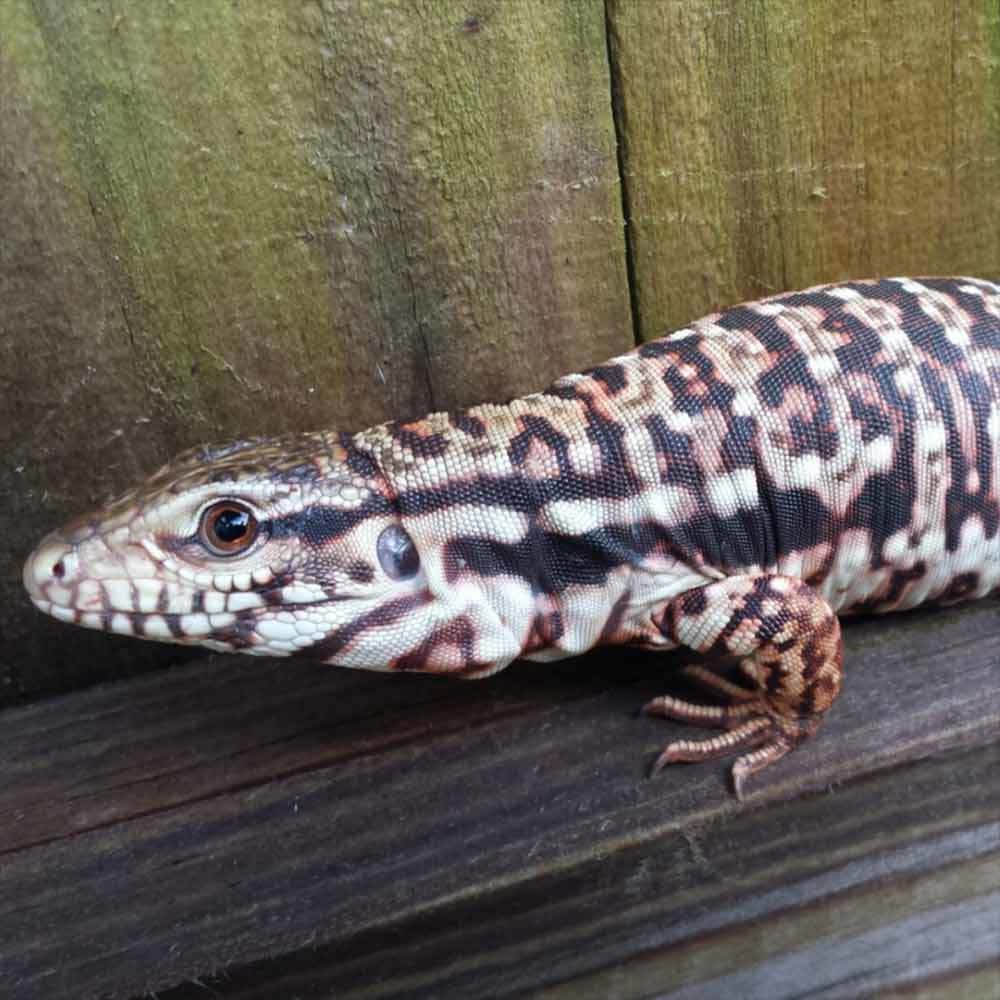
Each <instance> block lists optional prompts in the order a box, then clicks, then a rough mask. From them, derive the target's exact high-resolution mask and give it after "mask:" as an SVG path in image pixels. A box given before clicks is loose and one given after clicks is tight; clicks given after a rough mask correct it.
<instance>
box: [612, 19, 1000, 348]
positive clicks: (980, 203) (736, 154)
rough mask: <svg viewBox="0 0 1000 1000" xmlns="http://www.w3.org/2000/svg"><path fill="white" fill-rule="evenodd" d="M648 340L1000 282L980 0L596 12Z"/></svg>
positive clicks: (990, 39) (999, 89)
mask: <svg viewBox="0 0 1000 1000" xmlns="http://www.w3.org/2000/svg"><path fill="white" fill-rule="evenodd" d="M608 11H609V26H610V39H611V52H612V60H613V69H614V70H615V86H616V103H617V110H618V119H619V130H620V134H621V137H622V161H623V180H624V186H625V196H626V205H627V211H628V234H629V249H630V252H631V266H632V274H633V276H634V289H633V292H634V302H635V304H636V318H637V324H638V328H639V331H640V334H641V336H642V337H643V338H649V337H655V336H658V335H659V334H660V333H662V332H664V331H665V330H669V329H677V328H678V327H681V326H683V325H685V324H686V323H687V322H689V321H690V320H691V319H693V318H695V317H697V316H699V315H701V314H703V313H704V312H706V311H710V310H711V309H714V308H716V307H718V306H722V305H727V304H731V303H734V302H739V301H743V300H745V299H748V298H759V297H761V296H764V295H770V294H773V293H775V292H780V291H784V290H787V289H793V288H801V287H806V286H807V285H810V284H817V283H819V282H824V281H835V280H839V279H842V278H852V277H853V278H857V277H867V276H870V275H891V274H911V275H924V274H931V275H936V274H973V275H979V276H981V277H988V278H992V279H994V280H996V279H997V278H1000V7H998V5H997V3H996V0H878V2H874V3H873V2H870V0H842V2H826V0H819V2H808V3H803V2H802V0H684V2H656V0H653V2H648V0H608Z"/></svg>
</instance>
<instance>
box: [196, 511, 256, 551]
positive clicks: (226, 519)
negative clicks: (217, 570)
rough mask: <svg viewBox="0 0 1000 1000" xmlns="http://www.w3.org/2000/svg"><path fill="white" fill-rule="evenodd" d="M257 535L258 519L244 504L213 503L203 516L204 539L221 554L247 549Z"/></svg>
mask: <svg viewBox="0 0 1000 1000" xmlns="http://www.w3.org/2000/svg"><path fill="white" fill-rule="evenodd" d="M256 536H257V519H256V518H255V517H254V516H253V513H252V512H251V511H250V510H248V509H247V508H246V507H244V506H243V505H242V504H236V503H233V502H231V501H224V502H222V503H217V504H213V505H212V506H211V507H209V508H208V510H206V511H205V514H204V517H203V518H202V523H201V538H202V541H203V542H204V543H205V545H206V546H207V547H208V548H209V549H210V550H211V551H213V552H215V553H217V554H219V555H232V554H234V553H237V552H243V551H245V550H246V549H248V548H249V547H250V546H251V545H252V544H253V541H254V539H255V538H256Z"/></svg>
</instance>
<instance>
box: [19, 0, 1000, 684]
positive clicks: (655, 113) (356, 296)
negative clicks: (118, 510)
mask: <svg viewBox="0 0 1000 1000" xmlns="http://www.w3.org/2000/svg"><path fill="white" fill-rule="evenodd" d="M0 143H2V149H0V218H2V220H3V222H2V227H3V229H2V232H3V235H2V245H0V275H2V278H0V281H2V286H0V287H2V291H0V359H2V361H0V378H2V380H3V382H2V385H3V390H2V395H0V450H2V452H3V454H4V457H5V461H4V462H3V464H2V467H0V496H2V498H3V508H2V509H3V518H2V522H0V526H2V529H3V530H2V531H0V633H2V634H0V650H2V653H3V659H2V664H0V677H2V681H3V682H2V684H0V701H3V702H8V703H9V702H12V701H16V700H23V699H26V698H30V697H33V696H37V695H39V694H43V693H46V692H51V691H54V690H58V689H65V688H69V687H76V686H82V685H85V684H87V683H90V682H93V681H94V680H96V679H99V678H102V677H112V676H114V677H118V676H121V675H123V674H124V673H127V672H131V671H136V670H140V669H143V668H144V667H146V666H148V665H150V664H153V663H162V662H164V661H165V660H169V659H171V658H176V657H177V656H178V655H181V656H183V655H189V654H184V653H178V652H176V651H173V650H169V649H160V648H157V647H153V646H145V645H139V644H135V643H132V642H128V641H119V640H114V639H109V638H108V637H107V636H102V635H91V634H84V633H72V637H71V633H70V632H69V631H68V630H67V629H66V628H65V627H63V626H61V625H59V624H57V623H51V622H46V621H43V620H42V619H41V618H40V616H38V615H36V614H35V613H34V612H33V611H32V610H31V608H30V606H29V605H28V602H27V601H26V599H25V598H24V595H23V592H22V590H21V587H20V580H19V567H20V563H21V561H22V559H23V558H24V556H25V555H26V553H27V551H28V550H29V548H30V546H31V545H32V543H33V541H34V540H35V539H36V538H37V537H38V536H40V535H41V534H42V533H43V532H44V531H45V530H48V529H49V528H51V527H53V526H55V525H56V524H58V523H59V522H61V521H63V520H64V519H66V518H67V517H69V516H72V515H73V514H75V513H79V512H80V510H81V508H83V507H86V506H87V505H89V504H93V503H96V502H99V501H100V500H102V499H103V498H105V497H106V496H107V495H109V494H111V493H114V492H116V491H120V490H122V489H124V488H126V487H127V486H128V485H129V484H130V483H131V482H132V481H133V480H134V479H135V478H136V477H138V476H139V475H141V474H143V473H146V472H149V471H151V470H152V469H153V468H155V467H156V466H157V465H158V464H160V463H161V462H163V461H164V460H166V459H167V458H169V456H170V455H171V453H173V452H174V451H176V450H178V449H179V448H181V447H185V446H188V445H190V444H193V443H197V442H199V441H205V440H217V439H225V438H229V437H234V436H245V435H250V434H261V433H268V432H274V431H283V430H288V429H293V428H313V427H318V426H327V425H336V426H341V427H344V428H348V429H354V428H360V427H361V426H364V425H366V424H369V423H373V422H376V421H380V420H383V419H387V418H390V417H412V416H417V415H419V414H420V413H421V412H423V411H426V410H429V409H432V408H454V407H461V406H465V405H468V404H472V403H475V402H479V401H483V400H486V399H503V398H507V397H510V396H513V395H517V394H520V393H523V392H526V391H529V390H533V389H538V388H541V387H542V386H543V385H544V384H545V383H546V382H547V381H548V380H549V379H551V378H552V377H554V376H556V375H558V374H561V373H563V372H564V371H568V370H572V369H574V368H579V367H581V366H585V365H587V364H590V363H593V362H596V361H599V360H601V359H602V358H604V357H606V356H608V355H610V354H612V353H614V352H617V351H621V350H623V349H626V348H628V347H629V346H630V345H631V344H632V343H633V342H634V339H635V338H636V337H640V338H647V337H651V336H655V335H656V334H658V333H660V332H663V331H664V330H666V329H668V328H671V327H675V326H678V325H681V324H683V323H685V322H686V321H688V320H690V319H692V318H695V317H697V316H698V315H701V314H703V313H705V312H707V311H709V310H710V309H712V308H715V307H718V306H722V305H725V304H728V303H732V302H735V301H738V300H740V299H744V298H747V297H756V296H758V295H761V294H764V293H768V292H774V291H778V290H781V289H785V288H790V287H795V286H804V285H807V284H810V283H815V282H820V281H825V280H833V279H837V278H842V277H847V276H860V275H868V274H885V273H901V272H911V273H943V272H952V273H954V272H963V273H972V274H978V275H983V276H989V277H994V278H995V277H997V276H998V274H1000V224H998V221H1000V159H998V158H1000V12H998V6H997V3H996V2H995V0H880V2H878V3H871V2H865V0H838V2H833V0H829V2H828V0H810V2H802V0H607V2H604V0H506V2H504V0H480V2H476V3H469V2H459V0H309V2H301V3H300V2H294V3H278V4H264V3H260V4H254V3H232V2H230V0H204V2H198V3H159V2H156V3H144V2H143V3H140V2H118V0H115V2H108V3H100V4H95V3H65V2H63V0H35V2H29V0H6V2H5V3H3V4H2V6H0Z"/></svg>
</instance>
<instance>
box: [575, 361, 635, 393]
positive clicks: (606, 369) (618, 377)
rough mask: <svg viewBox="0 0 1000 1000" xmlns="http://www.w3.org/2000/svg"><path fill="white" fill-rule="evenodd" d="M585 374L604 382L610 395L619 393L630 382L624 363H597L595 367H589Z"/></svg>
mask: <svg viewBox="0 0 1000 1000" xmlns="http://www.w3.org/2000/svg"><path fill="white" fill-rule="evenodd" d="M583 374H584V375H589V376H590V377H591V378H593V379H596V380H597V381H598V382H602V383H603V384H604V387H605V391H606V392H607V394H608V395H609V396H615V395H617V394H618V393H619V392H621V391H622V389H624V388H625V386H626V385H627V384H628V379H627V378H626V375H625V369H624V367H623V366H622V365H597V366H596V367H595V368H589V369H587V371H585V372H583Z"/></svg>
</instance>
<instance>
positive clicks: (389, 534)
mask: <svg viewBox="0 0 1000 1000" xmlns="http://www.w3.org/2000/svg"><path fill="white" fill-rule="evenodd" d="M375 548H376V550H377V552H378V561H379V562H380V563H381V564H382V569H384V570H385V572H386V574H387V575H388V576H391V577H392V578H393V580H408V579H409V578H410V577H411V576H415V575H416V572H417V570H418V569H420V553H419V552H417V547H416V545H414V544H413V539H412V538H410V536H409V535H408V534H407V533H406V532H405V531H404V530H403V529H402V528H401V527H399V525H398V524H391V525H389V527H388V528H386V529H385V531H383V532H382V534H381V535H379V536H378V542H377V544H376V546H375Z"/></svg>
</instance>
